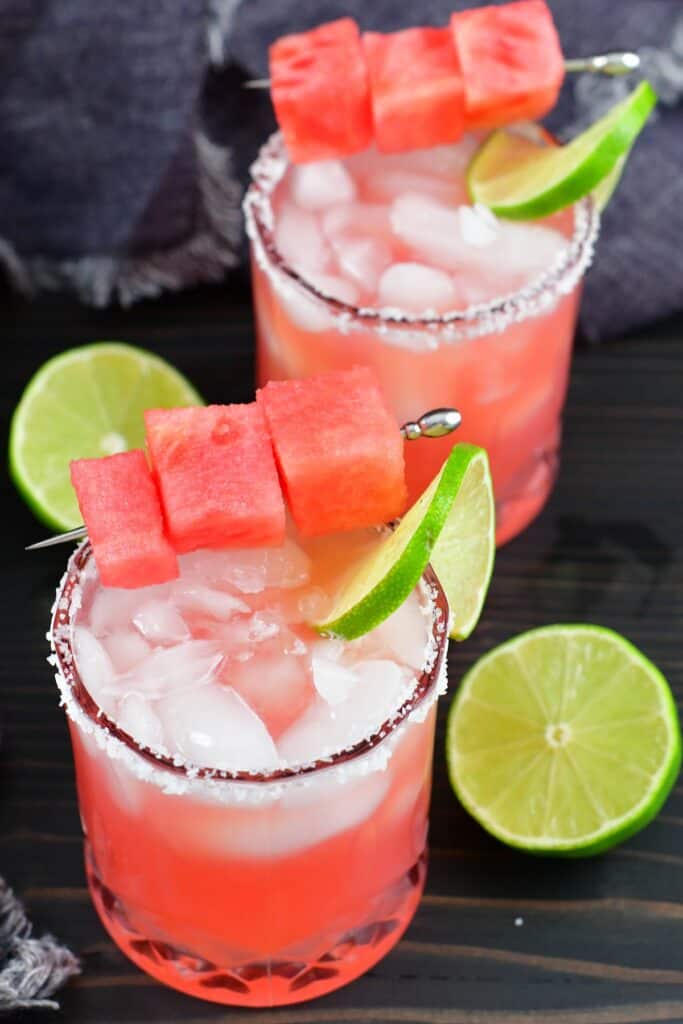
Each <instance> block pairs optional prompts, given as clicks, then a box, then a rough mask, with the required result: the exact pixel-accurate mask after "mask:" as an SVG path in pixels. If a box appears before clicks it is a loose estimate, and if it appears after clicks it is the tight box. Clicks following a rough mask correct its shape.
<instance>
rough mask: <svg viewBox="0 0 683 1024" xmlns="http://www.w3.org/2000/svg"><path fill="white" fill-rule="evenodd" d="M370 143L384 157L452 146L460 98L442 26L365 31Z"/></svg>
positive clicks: (458, 129) (461, 111) (456, 68)
mask: <svg viewBox="0 0 683 1024" xmlns="http://www.w3.org/2000/svg"><path fill="white" fill-rule="evenodd" d="M363 48H364V50H365V56H366V58H367V63H368V74H369V77H370V92H371V95H372V112H373V120H374V132H375V142H376V143H377V148H378V149H379V150H381V151H382V152H384V153H397V152H400V151H402V150H409V149H420V148H422V147H429V146H439V145H442V144H445V143H449V142H456V141H457V140H458V139H459V138H460V136H461V135H462V133H463V129H464V120H465V98H464V91H463V80H462V74H461V72H460V64H459V62H458V58H457V54H456V52H455V47H454V45H453V36H452V33H451V31H450V29H448V28H409V29H406V30H405V31H403V32H392V33H390V34H388V35H384V34H382V33H379V32H366V33H365V34H364V35H363Z"/></svg>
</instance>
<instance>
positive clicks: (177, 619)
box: [133, 599, 190, 645]
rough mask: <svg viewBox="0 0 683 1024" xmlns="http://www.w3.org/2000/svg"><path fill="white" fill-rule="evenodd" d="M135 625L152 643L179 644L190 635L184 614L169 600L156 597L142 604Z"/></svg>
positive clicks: (136, 613)
mask: <svg viewBox="0 0 683 1024" xmlns="http://www.w3.org/2000/svg"><path fill="white" fill-rule="evenodd" d="M133 625H134V626H135V628H136V629H138V630H139V631H140V633H142V635H143V636H144V638H145V640H148V641H149V642H150V643H151V644H165V645H170V644H179V643H182V642H183V640H187V639H189V636H190V631H189V629H188V628H187V625H186V623H185V620H184V619H183V617H182V615H181V614H180V612H179V611H178V609H177V608H176V607H174V605H172V604H171V603H170V601H168V600H166V601H160V600H158V599H155V600H153V601H147V602H146V603H145V604H143V605H141V606H140V607H139V608H138V609H137V611H136V612H135V614H134V616H133Z"/></svg>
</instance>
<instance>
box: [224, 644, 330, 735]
mask: <svg viewBox="0 0 683 1024" xmlns="http://www.w3.org/2000/svg"><path fill="white" fill-rule="evenodd" d="M228 657H229V660H228V662H227V663H226V664H225V665H224V667H223V670H222V672H221V681H222V682H224V683H226V684H227V685H228V686H231V687H232V688H233V689H234V690H235V691H236V692H237V693H238V694H239V695H240V696H241V697H242V698H243V699H244V700H245V701H246V702H247V704H248V705H249V707H250V708H252V709H253V711H255V712H256V714H257V715H258V716H259V718H260V719H261V721H263V722H264V723H265V725H266V728H267V729H268V732H269V733H270V735H271V736H272V737H273V738H274V739H277V737H278V736H280V735H281V734H282V733H283V732H284V731H285V730H286V729H288V728H289V727H290V725H291V724H292V723H293V722H294V721H295V720H296V719H297V718H298V717H299V716H300V715H301V714H303V712H304V711H305V709H306V708H307V707H308V705H309V704H310V703H311V701H312V700H313V699H314V697H315V689H314V686H313V679H312V676H311V665H310V660H309V658H308V652H307V649H306V646H305V645H304V644H302V643H301V642H300V641H299V640H298V638H297V637H296V635H295V634H294V633H292V632H291V631H290V630H288V629H287V628H286V627H285V626H282V627H281V628H279V629H278V632H277V634H276V635H274V636H264V637H262V638H261V639H260V641H258V649H257V650H256V652H255V654H254V656H253V657H246V658H240V657H239V655H238V656H237V657H232V658H231V657H230V652H228Z"/></svg>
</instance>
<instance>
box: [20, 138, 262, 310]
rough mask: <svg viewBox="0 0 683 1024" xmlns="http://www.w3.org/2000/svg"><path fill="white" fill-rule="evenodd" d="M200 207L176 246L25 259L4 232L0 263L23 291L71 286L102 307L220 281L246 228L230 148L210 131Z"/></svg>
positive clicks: (203, 141) (203, 143)
mask: <svg viewBox="0 0 683 1024" xmlns="http://www.w3.org/2000/svg"><path fill="white" fill-rule="evenodd" d="M195 146H196V150H197V162H198V187H199V197H200V209H199V214H198V223H197V228H196V230H195V232H194V234H193V235H192V236H191V237H190V238H188V239H186V240H185V241H184V242H183V243H181V244H180V245H178V246H175V247H174V248H172V249H164V250H159V251H157V252H150V253H149V254H148V255H145V256H144V257H131V256H125V255H124V256H99V255H97V256H96V255H92V256H81V257H79V258H78V259H74V260H49V259H45V258H43V257H31V258H29V259H22V257H21V256H20V255H19V254H18V253H17V251H16V249H14V247H13V246H12V245H11V243H10V242H8V240H7V239H3V238H0V265H2V266H4V268H5V270H6V271H7V274H8V276H9V279H10V281H11V282H12V284H13V285H14V287H15V288H16V289H17V291H19V292H21V293H22V294H24V295H26V296H28V297H32V296H33V295H35V294H36V293H37V292H40V291H70V292H75V293H76V295H77V296H78V298H79V299H80V300H81V301H82V302H84V303H86V304H87V305H89V306H95V307H98V308H101V307H104V306H107V305H109V304H110V303H111V302H113V301H118V302H119V303H120V304H121V305H122V306H130V305H132V304H133V303H134V302H138V301H139V300H140V299H150V298H156V297H157V296H159V295H161V294H162V292H165V291H179V290H180V289H182V288H186V287H187V286H189V285H192V284H198V283H200V282H203V281H218V280H220V279H221V278H222V277H223V276H224V274H225V271H226V269H228V268H230V267H234V266H235V265H236V264H237V262H238V255H237V250H238V247H239V243H240V238H241V233H242V218H241V213H240V199H241V193H242V190H241V187H240V185H239V184H238V183H237V181H236V180H235V178H234V177H233V173H232V158H231V154H230V151H229V150H228V149H226V148H224V147H222V146H217V145H216V144H215V143H214V142H212V141H211V140H210V139H209V138H207V136H206V135H204V134H202V133H198V134H197V135H196V136H195Z"/></svg>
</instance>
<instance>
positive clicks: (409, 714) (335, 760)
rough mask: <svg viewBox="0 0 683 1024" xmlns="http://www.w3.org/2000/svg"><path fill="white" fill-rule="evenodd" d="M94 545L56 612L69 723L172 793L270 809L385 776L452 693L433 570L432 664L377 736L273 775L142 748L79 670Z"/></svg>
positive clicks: (85, 546)
mask: <svg viewBox="0 0 683 1024" xmlns="http://www.w3.org/2000/svg"><path fill="white" fill-rule="evenodd" d="M91 554H92V552H91V547H90V542H89V541H88V540H87V539H86V540H85V541H83V543H82V544H81V545H80V546H79V547H78V548H76V550H75V551H74V552H73V553H72V555H71V557H70V559H69V562H68V565H67V569H66V572H65V573H64V576H63V577H62V579H61V581H60V583H59V586H58V588H57V595H56V597H55V602H54V604H53V606H52V611H51V620H50V621H51V625H50V631H49V632H48V634H47V639H48V641H49V642H50V647H51V654H50V656H49V657H48V662H49V664H51V665H52V666H53V667H55V668H56V669H57V671H56V673H55V682H56V683H57V686H58V688H59V692H60V696H61V701H60V704H61V705H62V706H63V707H64V709H65V711H66V713H67V715H68V716H69V718H70V719H71V720H72V722H74V724H75V725H76V726H77V727H78V729H79V730H80V731H81V732H82V733H84V734H85V735H88V736H91V737H94V739H95V741H96V743H97V746H98V747H99V748H100V749H101V750H103V751H104V752H105V754H106V755H107V756H108V757H109V758H111V759H112V760H115V761H122V762H123V764H125V766H126V767H127V768H128V769H130V771H131V772H132V773H133V775H135V776H136V777H137V778H138V779H140V780H141V781H145V782H150V783H152V784H153V785H156V786H158V787H159V788H160V789H161V790H162V791H163V792H164V793H167V794H170V795H175V796H183V795H191V796H194V797H197V798H200V799H202V798H203V799H209V800H211V801H213V802H217V803H225V804H235V803H248V804H263V803H266V802H269V801H273V800H276V799H278V798H279V797H280V796H282V795H283V794H284V793H285V792H289V791H290V787H291V786H293V785H297V786H302V787H305V786H309V785H311V784H312V783H313V780H314V778H315V777H320V776H321V774H322V773H325V775H326V776H329V777H334V778H335V779H336V781H338V782H339V783H340V784H343V783H344V782H345V781H347V780H348V779H350V778H354V777H360V776H363V775H369V774H370V773H372V772H375V771H384V770H385V769H386V767H387V765H388V763H389V761H390V759H391V756H392V754H393V752H394V750H395V749H396V747H397V746H398V743H399V741H400V739H401V737H402V736H403V734H404V730H405V729H407V728H409V727H410V726H411V725H413V724H419V723H421V722H424V721H425V719H426V717H427V715H428V713H429V711H430V709H431V708H432V707H433V705H434V704H435V703H436V700H437V698H438V697H439V696H441V695H442V694H444V693H445V692H446V688H447V674H446V668H447V666H446V657H445V653H446V650H447V646H448V627H449V609H448V602H447V600H446V596H445V594H444V592H443V590H442V589H441V586H440V585H439V582H438V579H437V577H436V575H435V573H434V571H433V570H432V568H431V566H428V567H427V569H426V571H425V573H424V576H423V578H422V582H421V589H422V592H423V594H424V596H425V597H426V598H427V599H428V600H429V602H430V604H431V607H432V623H433V629H432V635H431V639H430V643H429V646H428V647H427V649H426V654H425V665H424V668H423V670H422V672H421V674H420V676H419V678H418V679H417V684H416V686H415V688H414V690H413V692H412V693H411V695H410V696H409V697H408V698H407V699H406V700H405V701H404V702H403V703H402V704H401V705H400V707H398V708H397V709H396V711H395V712H394V714H393V715H392V717H391V718H390V719H388V720H387V721H386V722H383V723H382V724H381V725H380V726H379V728H378V729H376V730H375V732H373V733H372V734H371V735H370V736H367V737H365V738H364V739H362V740H360V741H359V742H357V743H356V744H354V745H353V746H352V747H349V748H347V749H345V750H342V751H339V752H338V753H336V754H332V755H330V756H329V757H325V758H321V759H319V760H316V761H312V762H310V763H308V764H301V765H292V766H287V767H283V768H278V769H274V770H272V771H269V772H249V771H239V772H230V771H226V770H218V769H210V768H202V767H199V766H198V765H195V764H192V763H191V762H189V761H185V760H184V759H183V758H180V757H173V756H169V755H165V754H163V753H161V752H158V751H154V750H151V749H150V748H148V747H145V746H143V745H141V744H139V743H138V742H137V741H136V740H135V739H134V738H133V737H132V736H131V735H130V734H129V733H127V732H125V730H123V729H121V728H120V727H119V726H118V725H117V724H116V723H115V722H114V721H112V719H110V718H108V717H107V715H105V714H104V712H103V711H102V710H101V709H100V708H99V707H98V705H97V704H96V703H95V702H94V700H93V699H92V697H91V696H90V694H89V693H88V691H87V690H86V688H85V686H84V684H83V682H82V680H81V678H80V676H79V674H78V671H77V669H76V665H75V659H74V656H73V650H72V643H71V633H72V625H73V620H74V617H75V615H76V613H77V611H78V609H79V608H80V607H81V603H82V589H81V579H82V578H83V577H85V576H87V574H88V569H89V567H90V566H91V565H92V561H93V560H92V558H91Z"/></svg>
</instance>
